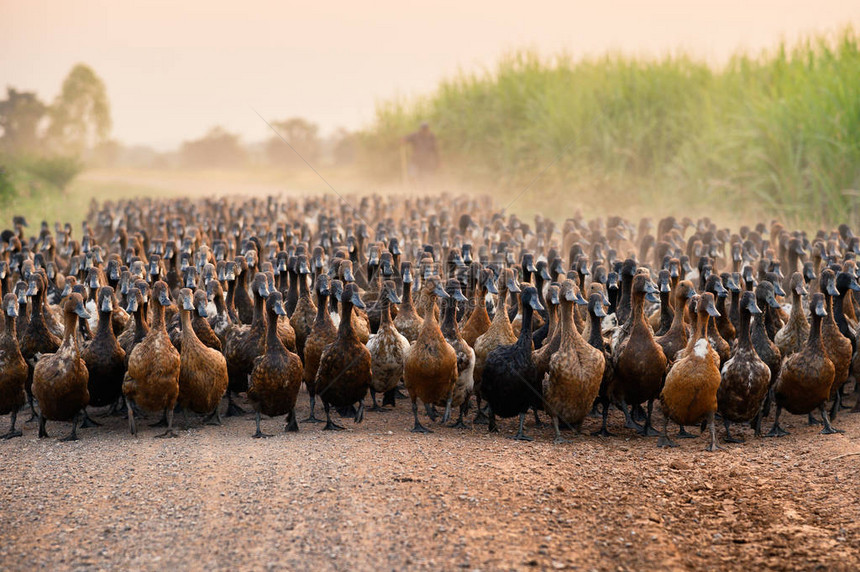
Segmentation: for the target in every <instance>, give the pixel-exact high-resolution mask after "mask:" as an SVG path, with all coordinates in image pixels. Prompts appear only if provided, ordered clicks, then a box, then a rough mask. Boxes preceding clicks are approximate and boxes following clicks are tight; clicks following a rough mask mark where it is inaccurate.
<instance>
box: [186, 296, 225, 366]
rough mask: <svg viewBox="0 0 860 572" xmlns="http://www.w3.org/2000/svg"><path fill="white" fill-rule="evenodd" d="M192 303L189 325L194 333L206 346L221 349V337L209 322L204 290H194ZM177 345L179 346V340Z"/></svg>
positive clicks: (207, 297) (206, 298)
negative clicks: (192, 308) (192, 310)
mask: <svg viewBox="0 0 860 572" xmlns="http://www.w3.org/2000/svg"><path fill="white" fill-rule="evenodd" d="M192 304H193V305H194V312H192V313H191V326H192V328H194V334H195V335H196V336H197V338H198V339H199V340H200V341H201V342H203V345H204V346H206V347H207V348H212V349H213V350H217V351H219V352H220V351H222V348H223V345H222V343H221V338H219V337H218V334H216V333H215V330H213V329H212V326H211V325H210V324H209V312H210V309H209V306H210V305H209V296H208V295H207V293H206V292H205V291H203V290H200V289H199V288H198V289H196V290H194V295H193V299H192ZM179 345H180V347H181V345H182V343H181V341H180V344H179ZM176 349H179V348H176Z"/></svg>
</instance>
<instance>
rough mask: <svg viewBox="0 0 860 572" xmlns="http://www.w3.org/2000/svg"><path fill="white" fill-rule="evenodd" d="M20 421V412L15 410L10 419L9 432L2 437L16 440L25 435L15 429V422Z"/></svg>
mask: <svg viewBox="0 0 860 572" xmlns="http://www.w3.org/2000/svg"><path fill="white" fill-rule="evenodd" d="M17 420H18V411H17V410H13V411H12V414H11V416H10V417H9V421H10V423H9V431H7V432H6V434H5V435H2V438H3V439H14V438H15V437H20V436H22V435H23V433H21V432H20V431H17V430H16V429H15V422H16V421H17Z"/></svg>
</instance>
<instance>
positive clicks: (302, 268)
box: [299, 260, 311, 274]
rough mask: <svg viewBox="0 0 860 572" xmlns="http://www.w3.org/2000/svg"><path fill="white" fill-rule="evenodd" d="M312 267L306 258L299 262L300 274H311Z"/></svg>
mask: <svg viewBox="0 0 860 572" xmlns="http://www.w3.org/2000/svg"><path fill="white" fill-rule="evenodd" d="M310 273H311V269H310V267H309V266H308V263H307V262H305V261H304V260H303V261H302V262H301V263H300V264H299V274H310Z"/></svg>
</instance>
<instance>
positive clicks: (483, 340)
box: [472, 268, 520, 423]
mask: <svg viewBox="0 0 860 572" xmlns="http://www.w3.org/2000/svg"><path fill="white" fill-rule="evenodd" d="M498 290H499V295H498V300H497V303H496V307H497V308H498V310H497V311H496V313H495V315H494V316H493V321H492V322H491V323H490V327H489V328H488V329H487V331H486V332H484V333H483V334H482V335H480V336H478V339H476V340H475V345H474V346H472V347H473V349H474V350H475V373H474V377H475V385H474V392H475V397H476V399H477V405H478V413H477V416H476V417H475V420H474V422H475V423H486V422H487V418H486V417H485V416H484V413H483V411H482V409H481V400H482V395H481V382H482V379H483V371H484V363H485V362H486V360H487V356H488V355H489V353H490V352H491V351H492V350H494V349H496V348H497V347H500V346H505V345H511V344H513V343H514V342H516V341H517V337H516V336H515V335H514V331H513V328H511V320H510V318H509V317H508V313H507V312H506V311H505V301H506V299H507V295H508V293H510V294H511V295H515V294H518V293H520V287H519V286H518V285H517V283H516V279H515V274H514V271H513V270H512V269H510V268H505V269H503V270H502V271H501V273H500V275H499V280H498Z"/></svg>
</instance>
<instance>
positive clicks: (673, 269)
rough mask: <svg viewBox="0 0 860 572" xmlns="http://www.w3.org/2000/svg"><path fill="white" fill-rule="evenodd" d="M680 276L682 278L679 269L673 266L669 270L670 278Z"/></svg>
mask: <svg viewBox="0 0 860 572" xmlns="http://www.w3.org/2000/svg"><path fill="white" fill-rule="evenodd" d="M680 276H681V273H680V272H678V269H677V268H676V267H675V266H674V265H673V266H672V267H671V268H670V269H669V278H679V277H680Z"/></svg>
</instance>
